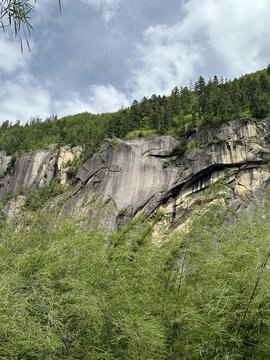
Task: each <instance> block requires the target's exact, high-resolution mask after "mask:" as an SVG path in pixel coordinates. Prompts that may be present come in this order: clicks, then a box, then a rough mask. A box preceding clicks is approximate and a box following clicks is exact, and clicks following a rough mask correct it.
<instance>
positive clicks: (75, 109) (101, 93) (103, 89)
mask: <svg viewBox="0 0 270 360" xmlns="http://www.w3.org/2000/svg"><path fill="white" fill-rule="evenodd" d="M128 105H129V101H128V99H127V98H126V96H125V94H123V93H121V92H119V91H117V90H116V89H115V88H114V87H113V86H112V85H93V86H91V87H90V88H89V93H88V94H86V96H85V99H82V97H81V96H80V95H79V94H78V93H74V94H72V95H70V96H68V97H67V98H65V99H62V100H58V101H56V102H55V104H54V106H55V109H56V113H57V114H58V115H59V117H61V116H65V115H70V114H76V113H80V112H84V111H88V112H91V113H94V114H97V113H104V112H112V111H117V110H119V109H120V108H121V107H122V106H123V107H127V106H128Z"/></svg>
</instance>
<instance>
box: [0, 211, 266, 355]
mask: <svg viewBox="0 0 270 360" xmlns="http://www.w3.org/2000/svg"><path fill="white" fill-rule="evenodd" d="M269 206H270V205H269V204H267V205H266V206H265V207H264V208H262V209H260V210H258V211H257V212H255V213H254V214H252V216H250V217H249V218H246V217H242V218H240V217H239V218H238V220H237V222H235V224H234V225H232V226H230V227H228V221H230V220H231V218H232V217H233V216H234V214H232V213H230V212H228V211H227V210H226V209H223V208H222V207H220V206H214V207H213V208H208V211H207V212H205V213H204V214H203V215H202V216H200V217H197V218H194V219H193V224H192V227H191V229H190V231H189V233H186V234H184V233H180V232H170V233H168V234H167V236H166V240H169V241H165V242H164V243H163V245H162V246H156V245H155V244H153V239H152V235H151V233H152V228H153V226H154V224H155V222H156V221H157V220H159V218H158V217H157V218H156V219H153V220H151V221H149V220H148V221H147V222H145V220H144V219H142V218H140V219H137V220H136V221H133V222H132V223H131V224H130V225H129V226H128V227H127V228H124V229H122V231H120V232H118V233H116V234H111V235H107V234H106V233H104V232H102V231H100V230H91V231H90V230H89V231H86V230H85V225H86V224H85V223H84V225H83V226H82V222H81V221H78V220H77V221H74V222H71V221H70V220H69V221H68V222H65V221H64V220H61V221H60V220H58V223H57V226H52V223H55V217H54V215H49V214H48V215H47V216H45V215H44V213H43V214H42V216H39V215H37V214H35V215H33V214H32V215H31V216H28V217H25V218H24V222H22V221H21V220H20V221H19V222H18V219H17V220H16V219H14V220H13V221H12V222H10V223H9V224H6V223H5V224H3V226H2V228H1V233H0V241H1V247H0V279H1V284H2V285H1V297H0V307H1V312H0V334H1V335H0V355H1V359H3V360H15V359H31V360H34V359H38V360H43V359H44V360H45V359H46V360H47V359H51V360H53V359H55V360H56V359H57V360H59V359H65V360H67V359H70V360H74V359H89V360H90V359H93V360H96V359H103V360H104V359H106V360H110V359H111V360H116V359H119V360H120V359H134V360H138V359H141V360H146V359H155V360H158V359H162V360H165V359H167V360H169V359H171V360H174V359H194V360H195V359H206V360H209V359H258V360H259V359H260V360H261V359H268V357H269V352H270V343H269V335H270V334H269V329H270V327H269V322H270V312H269V281H270V278H269V276H270V274H269V269H268V268H269V262H268V258H269V222H270V216H269ZM159 216H161V215H159ZM90 225H91V226H90V227H91V228H93V225H94V224H90Z"/></svg>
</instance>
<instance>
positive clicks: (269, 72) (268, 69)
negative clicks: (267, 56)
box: [267, 64, 270, 76]
mask: <svg viewBox="0 0 270 360" xmlns="http://www.w3.org/2000/svg"><path fill="white" fill-rule="evenodd" d="M267 75H268V76H270V64H269V65H268V66H267Z"/></svg>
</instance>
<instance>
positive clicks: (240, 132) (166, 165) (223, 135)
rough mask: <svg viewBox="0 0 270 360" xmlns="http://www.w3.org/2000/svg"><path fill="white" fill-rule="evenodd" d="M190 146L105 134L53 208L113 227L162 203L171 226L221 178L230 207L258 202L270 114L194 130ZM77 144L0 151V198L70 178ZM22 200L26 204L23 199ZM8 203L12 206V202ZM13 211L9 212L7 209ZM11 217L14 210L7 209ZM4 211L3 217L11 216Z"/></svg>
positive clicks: (268, 170) (269, 158) (267, 170)
mask: <svg viewBox="0 0 270 360" xmlns="http://www.w3.org/2000/svg"><path fill="white" fill-rule="evenodd" d="M188 141H189V150H187V151H186V152H185V154H182V155H179V156H172V155H171V154H172V150H173V148H175V146H177V144H178V141H177V140H176V139H174V138H173V137H170V136H159V137H155V138H138V139H134V140H129V141H123V140H117V141H111V140H104V142H103V144H102V146H101V147H100V149H99V150H98V151H97V152H96V153H95V154H94V155H93V156H92V157H91V158H89V159H86V160H85V161H84V162H83V165H82V166H81V167H80V169H79V171H78V173H77V175H76V183H75V185H74V186H71V187H69V188H67V191H66V192H65V193H64V194H62V195H60V196H58V197H57V198H56V199H55V200H54V201H53V203H52V204H51V206H52V207H53V206H59V207H60V213H61V214H62V215H66V216H72V215H73V214H75V213H78V212H79V211H81V212H82V213H84V214H89V216H92V217H94V218H96V219H98V220H99V221H100V223H101V224H102V225H103V226H105V227H106V228H108V229H109V230H113V229H115V228H117V226H119V225H123V224H126V223H127V222H128V221H129V219H130V218H131V217H132V216H135V215H137V214H143V213H145V214H152V213H154V212H155V211H157V210H158V209H163V210H164V211H165V212H166V214H167V221H168V224H174V225H175V226H180V222H181V221H180V219H181V218H185V217H187V215H188V213H189V212H190V211H191V210H192V208H193V207H194V205H195V204H199V203H200V202H201V200H202V198H203V197H204V196H205V195H204V194H205V191H206V190H207V188H209V186H210V185H212V184H215V183H218V182H221V181H222V182H223V184H224V185H225V186H226V189H227V190H226V196H225V197H224V201H225V202H226V204H227V205H228V206H230V207H231V208H232V209H233V210H237V209H241V208H244V207H249V206H257V205H258V204H259V203H260V202H261V201H262V200H263V188H264V186H265V185H266V184H267V182H268V179H269V176H270V167H269V164H270V120H263V121H260V122H255V121H252V120H249V119H242V120H238V121H232V122H229V123H226V124H223V125H222V126H220V127H218V128H211V129H199V130H198V129H195V130H194V131H193V132H192V133H190V136H189V139H188ZM81 154H82V148H79V147H77V148H70V147H62V148H59V147H57V146H56V145H52V146H51V147H50V148H48V149H45V150H40V151H35V152H32V153H29V154H26V155H24V156H23V157H21V158H19V159H17V160H16V161H14V160H12V159H11V157H8V156H6V155H5V154H3V153H1V154H0V176H1V180H0V200H1V201H3V200H4V199H5V198H6V196H7V194H8V193H10V192H13V193H14V192H16V191H17V190H18V189H19V188H20V187H23V188H24V189H26V190H27V191H31V190H33V189H38V188H41V187H43V186H44V185H48V184H50V183H51V182H52V180H53V179H54V178H56V177H57V179H58V181H59V182H60V183H61V184H63V185H64V184H67V178H68V176H67V169H68V166H70V163H71V161H73V160H74V158H80V157H81ZM19 200H20V204H22V203H23V201H22V199H21V198H20V199H19ZM9 207H12V208H14V207H15V208H16V206H15V205H14V202H13V203H10V204H9ZM12 213H14V211H12ZM11 215H12V214H11ZM11 215H10V214H9V213H8V211H6V214H5V216H6V217H9V216H11Z"/></svg>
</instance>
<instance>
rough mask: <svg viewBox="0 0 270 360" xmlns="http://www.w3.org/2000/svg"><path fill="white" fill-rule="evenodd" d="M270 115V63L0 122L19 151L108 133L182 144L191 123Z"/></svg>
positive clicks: (1, 133)
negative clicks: (164, 92)
mask: <svg viewBox="0 0 270 360" xmlns="http://www.w3.org/2000/svg"><path fill="white" fill-rule="evenodd" d="M269 116H270V70H269V67H268V68H267V69H264V70H262V71H258V72H256V73H254V74H248V75H245V76H242V77H241V78H239V79H234V80H225V81H224V80H223V79H218V78H217V77H216V76H215V77H214V78H213V79H210V80H209V81H208V82H206V81H205V80H204V79H203V78H202V77H200V78H199V79H198V81H197V82H196V83H195V84H194V85H193V84H191V85H190V87H189V88H188V87H183V88H180V89H178V88H177V87H175V88H174V89H173V90H172V92H171V95H170V96H162V97H161V96H157V95H155V94H154V95H152V96H151V98H149V99H147V98H143V99H142V100H141V101H140V102H138V101H136V100H135V101H134V102H133V104H132V105H131V106H130V107H129V108H127V109H122V110H119V111H118V112H115V113H107V114H101V115H93V114H89V113H82V114H77V115H73V116H66V117H64V118H62V119H59V120H58V119H57V117H54V116H53V117H50V118H48V119H47V120H45V121H44V122H42V121H41V120H40V119H39V118H35V119H31V120H30V121H29V123H28V124H26V125H20V123H19V122H17V123H16V124H10V123H9V121H5V122H4V123H3V124H2V126H1V128H0V150H4V151H6V152H7V154H9V155H14V156H15V157H16V156H19V155H22V154H23V153H25V152H28V151H32V150H37V149H40V148H43V147H46V146H48V145H50V144H53V143H59V144H70V145H82V144H84V145H86V147H87V149H88V151H89V152H91V151H94V150H95V149H96V148H97V146H98V145H99V144H100V142H101V141H102V140H103V139H104V138H106V137H110V138H113V137H118V138H132V137H139V136H154V135H164V134H168V135H173V136H175V137H176V138H178V139H179V140H181V143H182V147H183V148H184V149H185V147H186V138H187V135H188V134H189V131H190V130H191V129H193V128H194V127H202V126H218V125H220V124H221V123H223V122H227V121H229V120H234V119H238V118H241V117H253V118H256V119H262V118H266V117H269Z"/></svg>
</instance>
